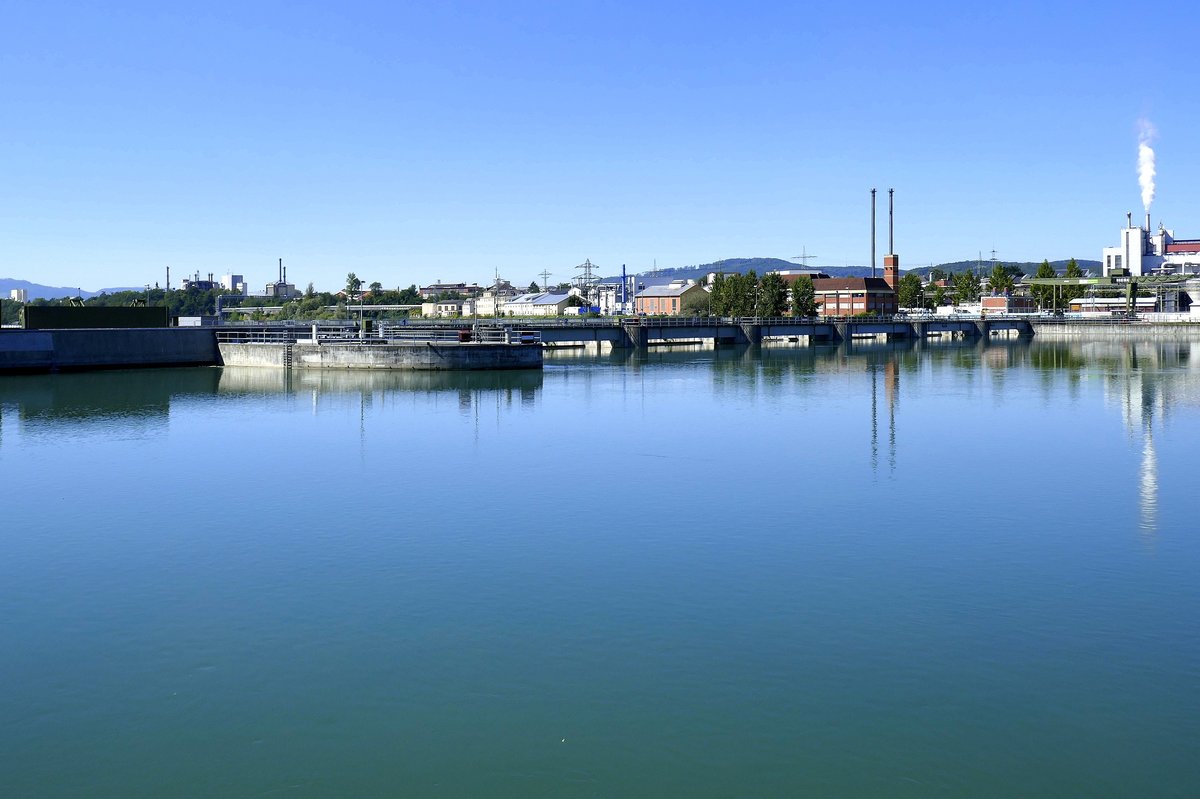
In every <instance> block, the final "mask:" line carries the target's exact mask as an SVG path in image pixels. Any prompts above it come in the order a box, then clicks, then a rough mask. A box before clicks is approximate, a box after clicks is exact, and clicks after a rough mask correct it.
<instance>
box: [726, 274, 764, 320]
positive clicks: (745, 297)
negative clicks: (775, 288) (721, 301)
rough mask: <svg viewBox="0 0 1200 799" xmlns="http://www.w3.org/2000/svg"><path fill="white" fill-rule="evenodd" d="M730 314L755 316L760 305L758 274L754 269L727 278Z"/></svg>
mask: <svg viewBox="0 0 1200 799" xmlns="http://www.w3.org/2000/svg"><path fill="white" fill-rule="evenodd" d="M726 283H727V285H728V290H729V315H730V316H755V315H756V313H755V310H756V306H757V305H758V274H757V273H755V271H754V270H753V269H751V270H750V271H749V272H747V273H746V274H744V275H737V274H734V275H730V276H729V277H728V278H726Z"/></svg>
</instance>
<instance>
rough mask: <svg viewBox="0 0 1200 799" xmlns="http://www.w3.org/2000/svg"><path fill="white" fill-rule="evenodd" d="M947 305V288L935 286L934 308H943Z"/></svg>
mask: <svg viewBox="0 0 1200 799" xmlns="http://www.w3.org/2000/svg"><path fill="white" fill-rule="evenodd" d="M945 304H946V287H945V286H934V287H933V307H934V308H941V307H942V306H943V305H945Z"/></svg>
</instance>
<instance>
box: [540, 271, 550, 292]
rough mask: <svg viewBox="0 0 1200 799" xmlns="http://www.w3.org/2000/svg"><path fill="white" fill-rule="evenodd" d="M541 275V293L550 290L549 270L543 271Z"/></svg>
mask: <svg viewBox="0 0 1200 799" xmlns="http://www.w3.org/2000/svg"><path fill="white" fill-rule="evenodd" d="M541 274H542V291H549V290H550V275H551V272H550V271H549V270H546V269H543V270H542V273H541Z"/></svg>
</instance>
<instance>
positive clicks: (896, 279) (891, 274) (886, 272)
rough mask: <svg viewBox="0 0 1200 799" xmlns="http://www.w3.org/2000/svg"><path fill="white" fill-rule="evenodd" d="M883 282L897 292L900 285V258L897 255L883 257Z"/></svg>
mask: <svg viewBox="0 0 1200 799" xmlns="http://www.w3.org/2000/svg"><path fill="white" fill-rule="evenodd" d="M883 281H884V282H885V283H887V284H888V286H890V287H891V289H892V291H896V290H897V287H898V286H899V285H900V256H899V255H896V254H895V253H891V254H889V255H885V256H883Z"/></svg>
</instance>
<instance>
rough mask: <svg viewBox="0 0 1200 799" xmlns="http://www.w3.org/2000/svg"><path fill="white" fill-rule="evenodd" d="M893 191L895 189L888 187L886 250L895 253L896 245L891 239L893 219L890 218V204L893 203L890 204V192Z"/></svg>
mask: <svg viewBox="0 0 1200 799" xmlns="http://www.w3.org/2000/svg"><path fill="white" fill-rule="evenodd" d="M895 191H896V190H895V189H888V252H889V253H895V252H896V245H895V243H894V242H893V241H892V233H893V229H892V228H893V220H892V205H893V204H892V194H893V193H894V192H895Z"/></svg>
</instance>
